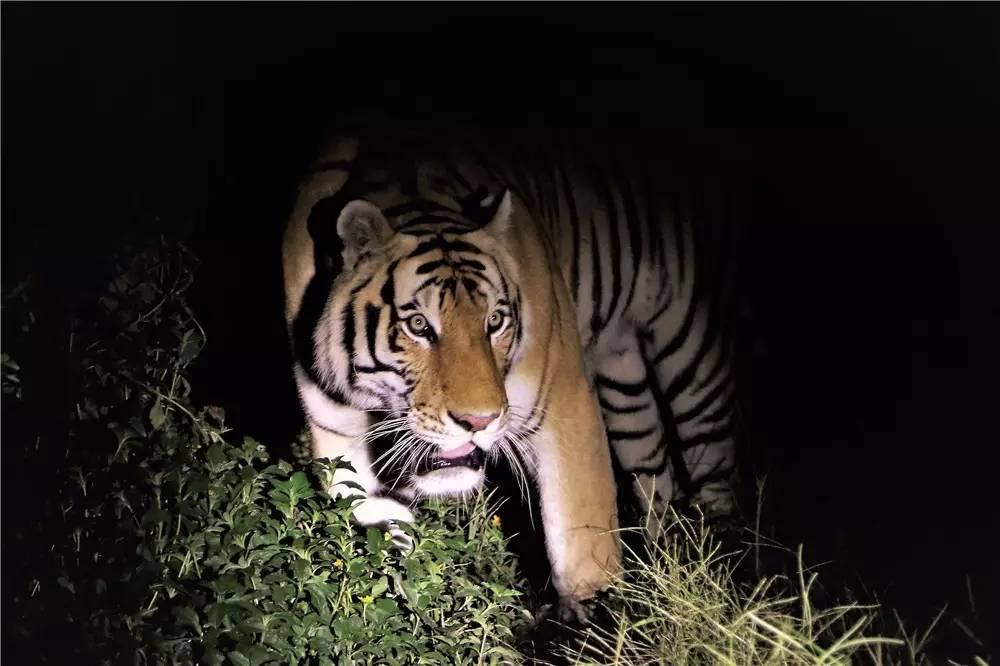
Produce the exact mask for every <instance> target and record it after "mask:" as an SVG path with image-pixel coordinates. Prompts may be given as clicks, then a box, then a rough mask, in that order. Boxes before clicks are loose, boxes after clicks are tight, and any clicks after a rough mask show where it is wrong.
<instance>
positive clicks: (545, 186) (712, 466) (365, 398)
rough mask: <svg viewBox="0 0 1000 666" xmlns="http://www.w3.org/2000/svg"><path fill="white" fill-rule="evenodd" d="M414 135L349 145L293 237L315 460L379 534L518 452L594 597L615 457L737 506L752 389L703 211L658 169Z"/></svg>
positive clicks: (614, 545) (704, 500)
mask: <svg viewBox="0 0 1000 666" xmlns="http://www.w3.org/2000/svg"><path fill="white" fill-rule="evenodd" d="M515 152H516V150H511V146H507V147H506V149H505V150H502V151H501V150H495V149H494V148H483V147H482V146H480V145H478V144H476V143H475V142H472V141H449V140H442V139H441V138H440V137H437V136H432V137H430V138H428V137H426V136H423V135H417V136H414V135H413V134H410V133H393V132H380V133H369V134H365V133H363V132H356V133H353V134H350V135H345V136H341V137H339V138H337V139H336V140H335V141H334V142H333V143H332V144H331V145H330V147H329V148H328V149H327V150H326V151H324V152H323V154H322V156H321V158H320V159H319V160H317V161H316V162H315V164H314V165H313V167H312V168H311V169H310V171H309V172H308V174H307V176H306V177H305V178H304V179H303V180H302V182H301V185H300V187H299V190H298V194H297V198H296V199H295V203H294V206H293V210H292V213H291V215H290V217H289V219H288V223H287V225H286V228H285V232H284V238H283V243H282V266H283V275H284V288H285V318H286V322H287V325H288V332H289V337H290V339H291V347H292V351H293V357H294V362H293V372H294V376H295V381H296V384H297V388H298V393H299V397H300V401H301V404H302V407H303V411H304V413H305V416H306V420H307V422H308V429H309V431H310V434H311V439H312V455H313V456H315V457H316V458H330V459H334V458H340V459H341V460H343V461H346V462H348V463H349V465H350V466H349V467H341V468H338V469H337V470H336V472H335V474H334V475H333V478H332V480H331V483H330V488H331V489H330V492H331V494H332V495H334V496H349V497H352V498H353V500H354V505H353V519H354V520H355V521H356V522H357V523H359V524H361V525H375V524H383V525H390V526H392V525H398V524H399V523H411V522H413V521H414V520H415V516H414V510H415V508H414V507H415V505H416V501H417V500H418V499H420V498H422V497H433V496H453V495H469V494H471V493H474V492H477V491H478V490H479V489H480V488H481V487H482V486H483V485H484V483H485V481H486V479H485V476H486V473H485V471H484V470H485V469H486V467H487V466H486V464H485V463H486V462H487V461H492V460H495V459H497V458H500V459H502V460H505V461H507V462H508V464H509V465H510V467H511V469H512V470H513V471H514V472H515V476H517V477H518V479H519V482H520V483H521V484H522V486H523V487H525V488H526V487H527V484H528V483H531V484H533V487H534V489H536V491H537V495H538V499H539V504H540V515H541V520H542V526H543V529H544V534H545V548H546V551H547V555H548V559H549V564H550V567H551V581H552V584H553V586H554V588H555V590H556V592H557V593H558V595H559V599H560V603H561V604H563V605H565V606H566V607H568V608H571V609H579V607H580V604H581V603H582V602H583V601H585V600H587V599H590V598H592V597H593V596H594V595H595V594H596V593H597V592H598V591H599V590H601V589H604V588H606V587H607V586H608V585H609V584H610V582H611V580H613V578H614V577H615V576H616V575H617V573H618V572H619V571H620V569H621V561H622V560H621V557H622V546H621V540H620V539H619V535H618V533H617V532H618V528H619V524H620V518H619V515H618V510H619V509H618V505H617V500H616V492H617V491H616V480H615V478H616V477H615V468H616V466H617V467H618V468H620V469H621V470H624V472H626V473H627V474H628V475H629V478H631V480H632V484H633V489H632V490H633V492H634V493H635V495H636V496H637V497H639V498H640V499H641V501H642V502H643V506H645V507H663V506H665V504H666V503H668V502H675V501H680V500H686V501H689V502H691V503H693V504H695V505H697V506H699V507H702V508H703V509H704V510H705V511H706V512H708V513H709V514H711V515H721V516H724V515H728V514H730V513H732V511H733V508H734V496H733V491H732V487H731V484H730V480H731V477H732V476H733V473H734V469H735V443H734V425H735V386H734V378H733V371H732V365H733V364H732V359H731V356H732V351H731V350H732V344H731V336H729V335H728V334H727V332H726V330H725V328H724V326H722V312H723V310H724V309H725V308H724V307H723V306H724V304H723V303H721V301H724V300H725V298H724V296H723V294H724V293H725V289H724V288H723V287H722V283H723V281H722V280H717V279H715V278H714V277H713V274H714V273H720V272H722V271H718V270H715V268H716V267H715V266H714V265H713V264H712V263H711V262H710V261H700V259H701V256H702V246H705V245H707V244H708V243H707V242H706V234H705V233H703V232H702V231H700V230H699V227H698V225H697V224H696V223H695V222H696V221H695V220H694V219H693V215H692V214H693V213H694V212H696V211H697V210H698V206H695V205H689V204H690V203H691V202H687V203H686V202H685V201H684V200H682V199H680V198H678V197H672V196H668V190H669V189H670V188H669V187H665V186H660V187H657V186H656V185H655V183H654V182H653V180H652V175H651V174H650V173H649V172H648V171H642V172H641V173H639V175H636V176H630V175H628V174H626V173H625V172H624V171H623V170H619V169H617V168H615V167H614V165H613V164H612V163H611V162H610V161H601V160H591V161H588V160H586V159H577V158H575V157H573V156H572V155H571V154H570V152H568V151H566V150H563V149H560V150H558V151H553V153H552V154H549V153H546V154H545V155H543V156H542V158H539V157H538V155H533V156H532V157H531V159H525V160H523V161H519V160H518V158H517V157H516V156H513V157H512V156H511V154H512V153H515Z"/></svg>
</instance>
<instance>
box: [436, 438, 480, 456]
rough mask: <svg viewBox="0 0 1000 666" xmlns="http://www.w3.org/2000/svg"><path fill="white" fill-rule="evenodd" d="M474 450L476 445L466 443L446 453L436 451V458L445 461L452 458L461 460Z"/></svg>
mask: <svg viewBox="0 0 1000 666" xmlns="http://www.w3.org/2000/svg"><path fill="white" fill-rule="evenodd" d="M475 450H476V445H475V444H473V443H472V442H466V443H465V444H462V445H461V446H457V447H455V448H454V449H449V450H447V451H438V458H444V459H446V460H452V459H453V458H463V457H465V456H467V455H469V454H470V453H472V452H473V451H475Z"/></svg>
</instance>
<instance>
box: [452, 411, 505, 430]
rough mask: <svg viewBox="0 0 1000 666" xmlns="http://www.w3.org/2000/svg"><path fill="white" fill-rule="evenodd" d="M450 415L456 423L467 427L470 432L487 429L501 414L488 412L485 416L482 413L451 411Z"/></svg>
mask: <svg viewBox="0 0 1000 666" xmlns="http://www.w3.org/2000/svg"><path fill="white" fill-rule="evenodd" d="M449 415H450V416H451V418H452V419H453V420H454V421H455V423H457V424H458V425H460V426H462V427H463V428H465V429H466V430H468V431H470V432H479V431H480V430H483V429H485V428H486V426H488V425H489V424H491V423H493V422H494V421H496V420H497V418H498V417H499V416H500V415H499V414H486V415H485V416H484V415H481V414H458V415H456V414H451V412H449Z"/></svg>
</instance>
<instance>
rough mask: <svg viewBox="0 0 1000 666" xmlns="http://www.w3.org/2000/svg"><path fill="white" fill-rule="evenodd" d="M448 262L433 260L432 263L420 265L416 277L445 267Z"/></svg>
mask: <svg viewBox="0 0 1000 666" xmlns="http://www.w3.org/2000/svg"><path fill="white" fill-rule="evenodd" d="M448 263H449V262H447V261H445V260H444V259H435V260H434V261H428V262H427V263H424V264H420V265H419V266H418V267H417V270H416V273H417V275H426V274H427V273H433V272H434V271H436V270H437V269H439V268H441V267H442V266H447V265H448Z"/></svg>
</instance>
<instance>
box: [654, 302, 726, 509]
mask: <svg viewBox="0 0 1000 666" xmlns="http://www.w3.org/2000/svg"><path fill="white" fill-rule="evenodd" d="M716 314H717V313H715V312H711V311H710V310H709V308H708V307H706V306H704V305H702V304H700V303H698V304H687V308H679V307H677V308H667V309H665V310H663V311H661V312H660V313H659V314H658V315H657V316H656V317H655V318H654V319H653V320H652V321H650V322H649V323H648V324H647V326H646V329H645V330H644V331H643V344H642V354H643V357H644V358H645V362H646V366H647V368H648V373H649V375H650V379H651V381H652V384H653V391H654V393H655V394H656V399H657V402H658V403H659V405H660V410H661V413H662V414H663V418H664V421H665V422H666V423H667V424H668V427H672V428H674V429H675V432H674V433H668V435H673V436H671V437H668V441H669V442H670V443H669V444H668V447H667V448H668V455H669V457H670V458H671V460H672V463H673V470H674V473H675V475H676V477H677V486H678V489H679V491H680V493H681V494H682V495H683V496H684V497H685V498H686V499H689V500H691V502H692V503H693V504H695V505H696V506H699V507H700V508H701V509H702V511H703V512H704V513H705V514H706V515H707V516H709V517H712V518H717V517H718V518H721V517H728V516H732V515H733V514H734V512H735V510H736V504H735V498H734V495H733V490H732V486H731V481H732V478H733V476H734V470H735V448H736V447H735V440H734V432H735V426H736V414H735V405H736V402H735V391H734V382H733V376H732V370H731V350H730V347H729V344H728V337H727V336H726V334H725V330H724V329H723V328H722V326H721V323H720V321H719V320H718V319H717V318H716V316H715V315H716Z"/></svg>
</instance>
